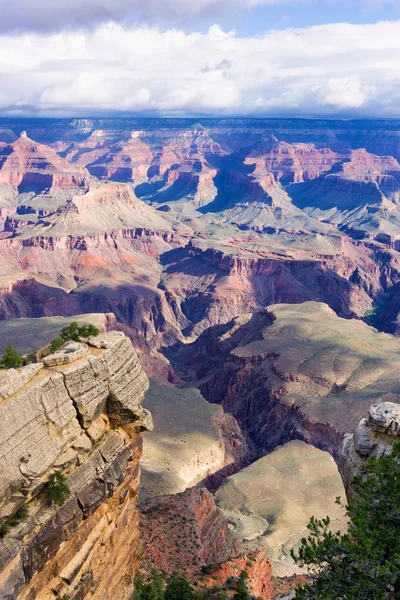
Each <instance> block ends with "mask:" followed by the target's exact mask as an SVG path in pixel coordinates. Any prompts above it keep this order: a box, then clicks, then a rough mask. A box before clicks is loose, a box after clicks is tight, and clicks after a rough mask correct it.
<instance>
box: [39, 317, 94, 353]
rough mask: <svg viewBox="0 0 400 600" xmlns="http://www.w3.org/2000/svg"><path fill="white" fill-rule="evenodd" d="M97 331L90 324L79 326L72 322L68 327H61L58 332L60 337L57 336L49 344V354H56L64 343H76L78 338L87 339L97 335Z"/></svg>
mask: <svg viewBox="0 0 400 600" xmlns="http://www.w3.org/2000/svg"><path fill="white" fill-rule="evenodd" d="M98 334H99V329H98V328H97V327H96V326H95V325H92V324H91V323H83V324H82V325H79V323H77V322H76V321H73V322H72V323H70V324H69V325H66V326H65V327H63V328H62V329H61V331H60V335H59V336H57V337H56V338H55V339H54V340H53V341H52V342H51V344H50V353H51V354H53V352H57V350H60V348H62V346H63V345H64V344H65V342H78V341H79V339H80V338H87V337H90V336H91V335H98Z"/></svg>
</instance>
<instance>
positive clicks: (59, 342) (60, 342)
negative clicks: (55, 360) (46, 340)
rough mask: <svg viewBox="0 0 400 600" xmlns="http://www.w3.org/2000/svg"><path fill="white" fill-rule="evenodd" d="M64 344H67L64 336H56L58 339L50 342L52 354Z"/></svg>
mask: <svg viewBox="0 0 400 600" xmlns="http://www.w3.org/2000/svg"><path fill="white" fill-rule="evenodd" d="M64 344H65V340H63V339H62V337H56V339H55V340H53V341H52V342H51V344H50V352H51V354H53V352H57V350H59V349H60V348H61V347H62V346H64Z"/></svg>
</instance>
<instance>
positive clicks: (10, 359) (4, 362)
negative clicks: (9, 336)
mask: <svg viewBox="0 0 400 600" xmlns="http://www.w3.org/2000/svg"><path fill="white" fill-rule="evenodd" d="M23 362H24V359H23V358H22V356H21V355H20V353H19V352H18V351H17V347H16V346H15V344H12V345H11V344H10V345H9V346H7V348H6V351H5V353H4V355H3V358H2V359H1V361H0V364H1V366H2V367H3V368H4V369H18V368H19V367H22V364H23Z"/></svg>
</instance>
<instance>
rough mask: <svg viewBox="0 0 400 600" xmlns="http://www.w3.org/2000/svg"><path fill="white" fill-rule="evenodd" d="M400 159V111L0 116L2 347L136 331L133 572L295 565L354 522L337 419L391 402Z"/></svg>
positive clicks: (132, 335) (399, 273) (399, 316)
mask: <svg viewBox="0 0 400 600" xmlns="http://www.w3.org/2000/svg"><path fill="white" fill-rule="evenodd" d="M399 161H400V123H397V122H395V121H390V122H386V121H368V122H367V121H366V122H363V121H348V122H341V121H307V120H299V121H296V120H284V121H282V120H263V119H255V120H241V119H232V120H222V121H221V120H220V121H219V120H207V119H205V120H200V122H196V121H195V120H183V119H175V120H174V119H170V120H168V121H164V120H162V119H152V120H146V119H143V120H140V119H75V120H68V119H59V120H57V119H56V120H53V121H52V122H51V123H50V122H49V123H47V122H46V121H44V120H43V121H41V120H33V121H29V120H24V121H23V120H17V119H7V120H4V122H2V121H0V352H4V350H5V347H6V346H7V345H8V344H10V343H15V344H16V345H17V348H18V350H19V351H20V352H21V353H30V352H32V351H35V350H37V349H38V348H40V347H43V346H45V345H46V344H48V343H49V342H50V341H51V340H52V339H54V338H55V337H56V336H57V333H58V332H59V330H60V328H61V327H63V326H64V325H66V324H68V323H70V322H71V321H75V320H76V321H78V322H81V323H82V322H90V323H93V324H94V325H96V326H97V327H98V328H99V329H100V331H101V332H106V331H111V330H117V331H119V332H121V334H122V333H124V334H125V335H126V336H127V337H128V338H129V339H130V340H131V342H132V345H133V347H134V349H135V350H136V352H137V354H138V356H139V358H140V361H141V363H142V366H143V369H144V371H145V372H146V373H147V375H148V376H149V377H150V388H149V391H148V392H147V395H146V398H145V400H144V406H145V407H146V408H149V409H150V410H151V412H152V413H153V418H154V423H155V430H154V431H153V432H149V433H145V434H144V453H143V458H142V461H141V469H142V480H141V490H140V495H139V504H140V507H141V511H142V516H141V528H142V536H143V541H144V544H145V547H146V548H147V550H145V551H144V555H143V560H142V564H143V565H144V567H145V568H146V569H150V568H153V567H156V568H161V569H164V570H166V571H170V572H173V571H175V570H181V571H182V572H187V573H190V574H191V576H193V577H199V576H200V574H201V572H200V571H199V569H201V567H202V566H212V567H213V568H214V569H217V565H218V568H219V569H221V571H220V572H218V573H219V574H217V571H215V573H214V575H215V577H217V578H218V577H222V576H223V575H222V573H225V572H226V573H228V572H231V573H232V572H233V571H232V569H233V570H234V569H238V568H239V567H238V566H237V565H236V566H235V565H230V566H229V568H228V567H226V570H224V569H225V567H224V566H223V565H228V563H229V561H230V560H231V559H235V560H236V559H237V557H238V556H240V555H241V554H244V555H246V556H247V555H251V556H253V558H252V559H251V560H250V563H251V564H253V563H255V564H256V565H257V569H259V570H260V569H261V570H262V569H263V570H264V571H265V572H266V571H268V572H269V575H271V573H270V571H271V572H272V574H274V575H277V576H278V575H279V576H289V575H292V574H293V573H294V572H296V568H295V567H294V565H293V563H292V562H291V559H290V558H289V551H290V548H291V547H295V546H296V544H298V542H299V540H300V538H301V537H302V536H303V535H304V533H305V531H306V525H307V522H308V519H309V517H310V516H312V515H316V516H321V517H324V516H325V514H327V513H329V514H330V515H331V516H332V517H333V520H334V526H335V527H336V528H338V527H339V528H343V527H345V517H344V516H343V514H342V513H340V511H339V508H338V507H337V506H336V505H335V504H334V499H335V497H336V496H339V495H340V496H344V490H343V485H342V482H341V478H340V475H339V472H338V470H337V468H336V465H335V460H337V459H338V453H339V449H340V447H341V444H342V440H343V436H344V435H345V434H348V433H350V432H352V431H353V430H354V429H355V427H356V425H357V423H358V422H359V420H360V419H361V418H362V417H363V416H365V415H366V414H367V413H368V410H369V407H370V406H371V405H372V404H376V403H378V402H382V401H389V402H395V403H399V400H400V386H399V382H398V364H399V359H400V338H399V337H397V336H398V334H399V332H400V328H399V322H400V321H399V320H400V254H399V250H400V162H399ZM157 540H163V548H164V549H165V551H162V552H160V549H159V548H158V547H157ZM265 551H266V554H265ZM254 553H255V555H254ZM257 553H258V554H257ZM260 553H261V554H260ZM254 556H255V558H254ZM221 563H223V565H221ZM238 564H239V563H238ZM268 565H269V566H268ZM257 569H256V571H257ZM257 572H258V573H259V571H257ZM199 573H200V574H199ZM257 577H259V574H258V575H257ZM257 577H256V578H257ZM268 585H269V584H268ZM268 585H267V583H265V586H264V584H263V586H264V587H263V586H261V588H260V589H258V592H259V593H260V595H261V596H262V597H264V598H265V599H267V598H268V599H269V598H272V597H273V590H272V588H268ZM278 587H279V586H278ZM267 588H268V589H267Z"/></svg>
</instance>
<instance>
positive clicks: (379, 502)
mask: <svg viewBox="0 0 400 600" xmlns="http://www.w3.org/2000/svg"><path fill="white" fill-rule="evenodd" d="M354 491H355V494H354V498H353V499H352V500H351V501H350V503H349V506H348V507H347V515H348V517H349V519H350V522H349V530H348V533H347V534H344V535H343V534H340V533H339V532H338V533H332V532H331V531H330V527H329V526H330V520H329V518H328V517H327V518H326V519H323V520H318V519H315V518H314V517H313V518H312V519H311V521H310V523H309V525H308V529H309V531H310V534H309V536H308V537H307V538H305V539H303V540H302V543H301V546H300V549H299V552H298V554H296V553H294V552H292V556H293V558H294V559H295V561H296V562H297V563H298V564H300V565H301V566H307V567H308V568H309V571H310V578H311V582H310V583H309V584H307V585H305V586H302V587H301V588H299V589H297V590H296V596H295V598H296V600H316V599H321V600H337V599H342V600H388V599H391V600H395V599H396V600H398V599H400V443H397V444H394V446H393V452H392V454H391V455H390V456H384V457H382V458H379V459H377V458H371V459H370V460H369V461H368V463H367V465H366V468H365V473H364V474H363V477H362V478H361V477H357V478H356V479H355V480H354ZM338 501H339V499H338Z"/></svg>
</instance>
